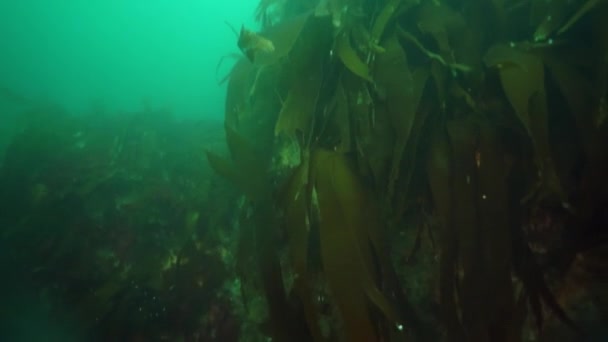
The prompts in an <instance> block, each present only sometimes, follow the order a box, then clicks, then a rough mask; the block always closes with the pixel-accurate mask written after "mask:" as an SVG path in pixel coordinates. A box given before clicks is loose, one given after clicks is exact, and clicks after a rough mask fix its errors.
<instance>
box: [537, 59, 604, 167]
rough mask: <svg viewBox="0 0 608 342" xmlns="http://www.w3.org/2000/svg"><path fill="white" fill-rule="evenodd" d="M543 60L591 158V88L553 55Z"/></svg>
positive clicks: (592, 142)
mask: <svg viewBox="0 0 608 342" xmlns="http://www.w3.org/2000/svg"><path fill="white" fill-rule="evenodd" d="M543 60H544V61H545V64H546V65H547V67H548V68H549V70H550V72H551V75H552V76H553V79H554V80H555V83H556V84H557V86H558V87H559V89H560V91H561V92H562V95H563V96H564V99H565V100H566V102H567V103H568V107H569V108H570V113H571V114H572V116H573V117H574V119H575V120H576V124H577V128H578V135H579V137H580V139H581V141H582V142H583V147H584V149H585V152H586V155H587V157H591V155H592V154H593V153H594V152H592V150H593V146H594V136H595V135H596V131H595V128H594V124H593V121H594V120H593V113H592V108H591V104H592V94H593V88H592V86H591V84H590V83H589V81H588V80H587V79H585V78H584V77H583V75H582V74H581V73H580V72H578V71H577V70H576V69H575V68H574V67H573V66H571V65H569V64H567V63H564V62H562V61H560V60H559V58H556V56H554V55H553V54H550V53H546V54H544V55H543Z"/></svg>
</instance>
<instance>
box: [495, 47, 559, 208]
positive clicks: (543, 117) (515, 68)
mask: <svg viewBox="0 0 608 342" xmlns="http://www.w3.org/2000/svg"><path fill="white" fill-rule="evenodd" d="M484 61H485V63H486V65H487V66H488V67H497V68H498V73H499V75H500V80H501V82H502V86H503V90H504V92H505V94H506V96H507V98H508V99H509V102H510V103H511V106H512V107H513V109H514V111H515V113H516V114H517V117H518V118H519V120H520V121H521V123H522V124H523V126H524V128H525V129H526V131H527V133H528V135H529V136H530V139H531V141H532V144H533V146H534V150H535V154H536V164H537V167H538V169H539V171H540V177H541V179H540V182H541V183H540V184H539V188H538V189H534V190H533V191H532V193H531V194H529V198H528V199H531V198H536V199H542V198H544V197H545V196H552V195H557V196H558V197H559V198H562V199H563V198H564V193H563V190H562V188H561V184H560V181H559V179H558V178H557V173H556V171H555V167H554V165H553V159H552V156H551V147H550V145H549V131H548V112H547V99H546V92H545V83H544V82H545V73H544V64H543V61H542V59H541V58H540V56H539V55H537V54H533V53H531V52H528V51H523V50H520V49H518V48H516V47H510V46H507V45H495V46H493V47H491V48H490V50H489V51H488V52H487V53H486V55H485V57H484Z"/></svg>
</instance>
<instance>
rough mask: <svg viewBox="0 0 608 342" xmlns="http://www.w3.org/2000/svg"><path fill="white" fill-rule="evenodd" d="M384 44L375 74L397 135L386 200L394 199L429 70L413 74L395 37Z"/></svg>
mask: <svg viewBox="0 0 608 342" xmlns="http://www.w3.org/2000/svg"><path fill="white" fill-rule="evenodd" d="M384 45H385V48H386V52H385V53H383V54H381V55H379V56H378V58H377V60H376V69H375V70H374V75H375V78H376V84H377V87H378V88H379V89H380V91H381V92H382V93H383V95H384V96H385V99H384V101H385V102H386V105H387V109H388V114H389V117H390V120H391V124H392V125H393V127H394V130H395V134H396V137H397V141H396V143H395V147H394V150H393V157H392V164H391V171H390V175H389V180H388V184H387V190H386V191H387V199H391V198H392V194H393V192H394V186H395V182H396V181H397V178H398V177H399V173H400V166H401V161H402V158H403V152H404V150H405V147H406V145H407V143H408V141H409V138H410V132H411V129H412V126H413V125H414V122H415V119H416V115H417V114H418V103H419V101H420V98H421V96H422V91H423V89H424V85H425V83H426V79H427V77H428V73H419V74H413V73H412V72H411V71H410V67H409V65H408V62H407V58H406V55H405V51H404V50H403V48H402V47H401V44H400V43H399V41H398V40H397V37H396V36H393V37H391V38H389V39H388V40H387V41H386V42H385V43H384ZM414 75H416V76H417V77H414Z"/></svg>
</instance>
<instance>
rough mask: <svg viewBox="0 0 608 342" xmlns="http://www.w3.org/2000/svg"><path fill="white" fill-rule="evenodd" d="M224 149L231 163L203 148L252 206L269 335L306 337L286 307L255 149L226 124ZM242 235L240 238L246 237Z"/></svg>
mask: <svg viewBox="0 0 608 342" xmlns="http://www.w3.org/2000/svg"><path fill="white" fill-rule="evenodd" d="M226 137H227V142H228V148H229V150H230V153H231V155H232V159H233V163H230V162H229V161H227V160H225V159H223V158H221V157H219V156H217V155H216V154H214V153H212V152H210V151H207V158H208V160H209V163H210V165H211V167H212V168H213V169H214V170H215V172H216V173H218V174H220V175H221V176H223V177H225V178H226V179H228V180H229V181H232V182H233V183H235V185H237V186H238V187H240V189H241V191H243V192H244V193H245V194H246V196H247V197H248V198H249V200H250V201H251V202H252V205H253V207H254V210H253V213H252V221H253V224H254V225H255V234H254V240H253V241H252V243H254V245H255V248H254V251H255V264H256V266H257V268H258V272H259V273H260V277H261V281H262V285H263V290H264V293H265V294H266V296H265V297H266V300H267V303H268V308H269V312H270V320H271V321H270V326H271V331H272V332H271V335H272V336H273V338H275V339H277V340H279V341H292V340H294V338H295V339H296V340H300V339H301V340H302V341H305V340H306V336H307V330H305V328H304V327H302V325H301V322H299V320H297V319H296V318H295V317H296V316H295V313H294V311H293V309H292V308H291V307H290V306H289V304H288V302H287V298H286V293H285V286H284V283H283V274H282V269H281V266H280V262H279V259H278V255H277V254H276V251H274V250H273V249H272V248H271V246H272V245H274V244H275V239H276V236H275V230H274V229H273V228H277V227H278V225H279V223H278V221H277V217H276V214H275V212H274V204H273V201H272V198H271V195H270V193H269V191H268V189H270V185H269V181H268V178H267V176H266V173H265V168H264V166H263V165H260V163H259V160H260V158H259V157H258V153H257V152H256V151H255V148H253V146H252V145H251V144H249V143H248V142H247V141H245V140H244V139H243V138H242V137H241V136H240V135H239V134H238V133H237V132H236V130H235V129H234V128H232V127H230V126H227V127H226ZM247 236H248V235H246V234H244V235H243V236H242V237H241V238H246V237H247Z"/></svg>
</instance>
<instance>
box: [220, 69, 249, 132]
mask: <svg viewBox="0 0 608 342" xmlns="http://www.w3.org/2000/svg"><path fill="white" fill-rule="evenodd" d="M254 71H255V67H254V66H253V65H252V64H251V63H250V62H249V61H248V60H246V59H245V58H241V59H239V60H238V61H237V62H236V64H235V65H234V66H233V67H232V71H230V75H229V81H228V89H227V90H226V102H225V106H226V109H225V113H224V119H225V121H226V124H228V125H230V126H231V127H238V125H239V122H240V119H242V115H243V113H244V112H245V110H246V106H247V99H248V95H249V90H250V87H251V83H252V80H253V73H254Z"/></svg>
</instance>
